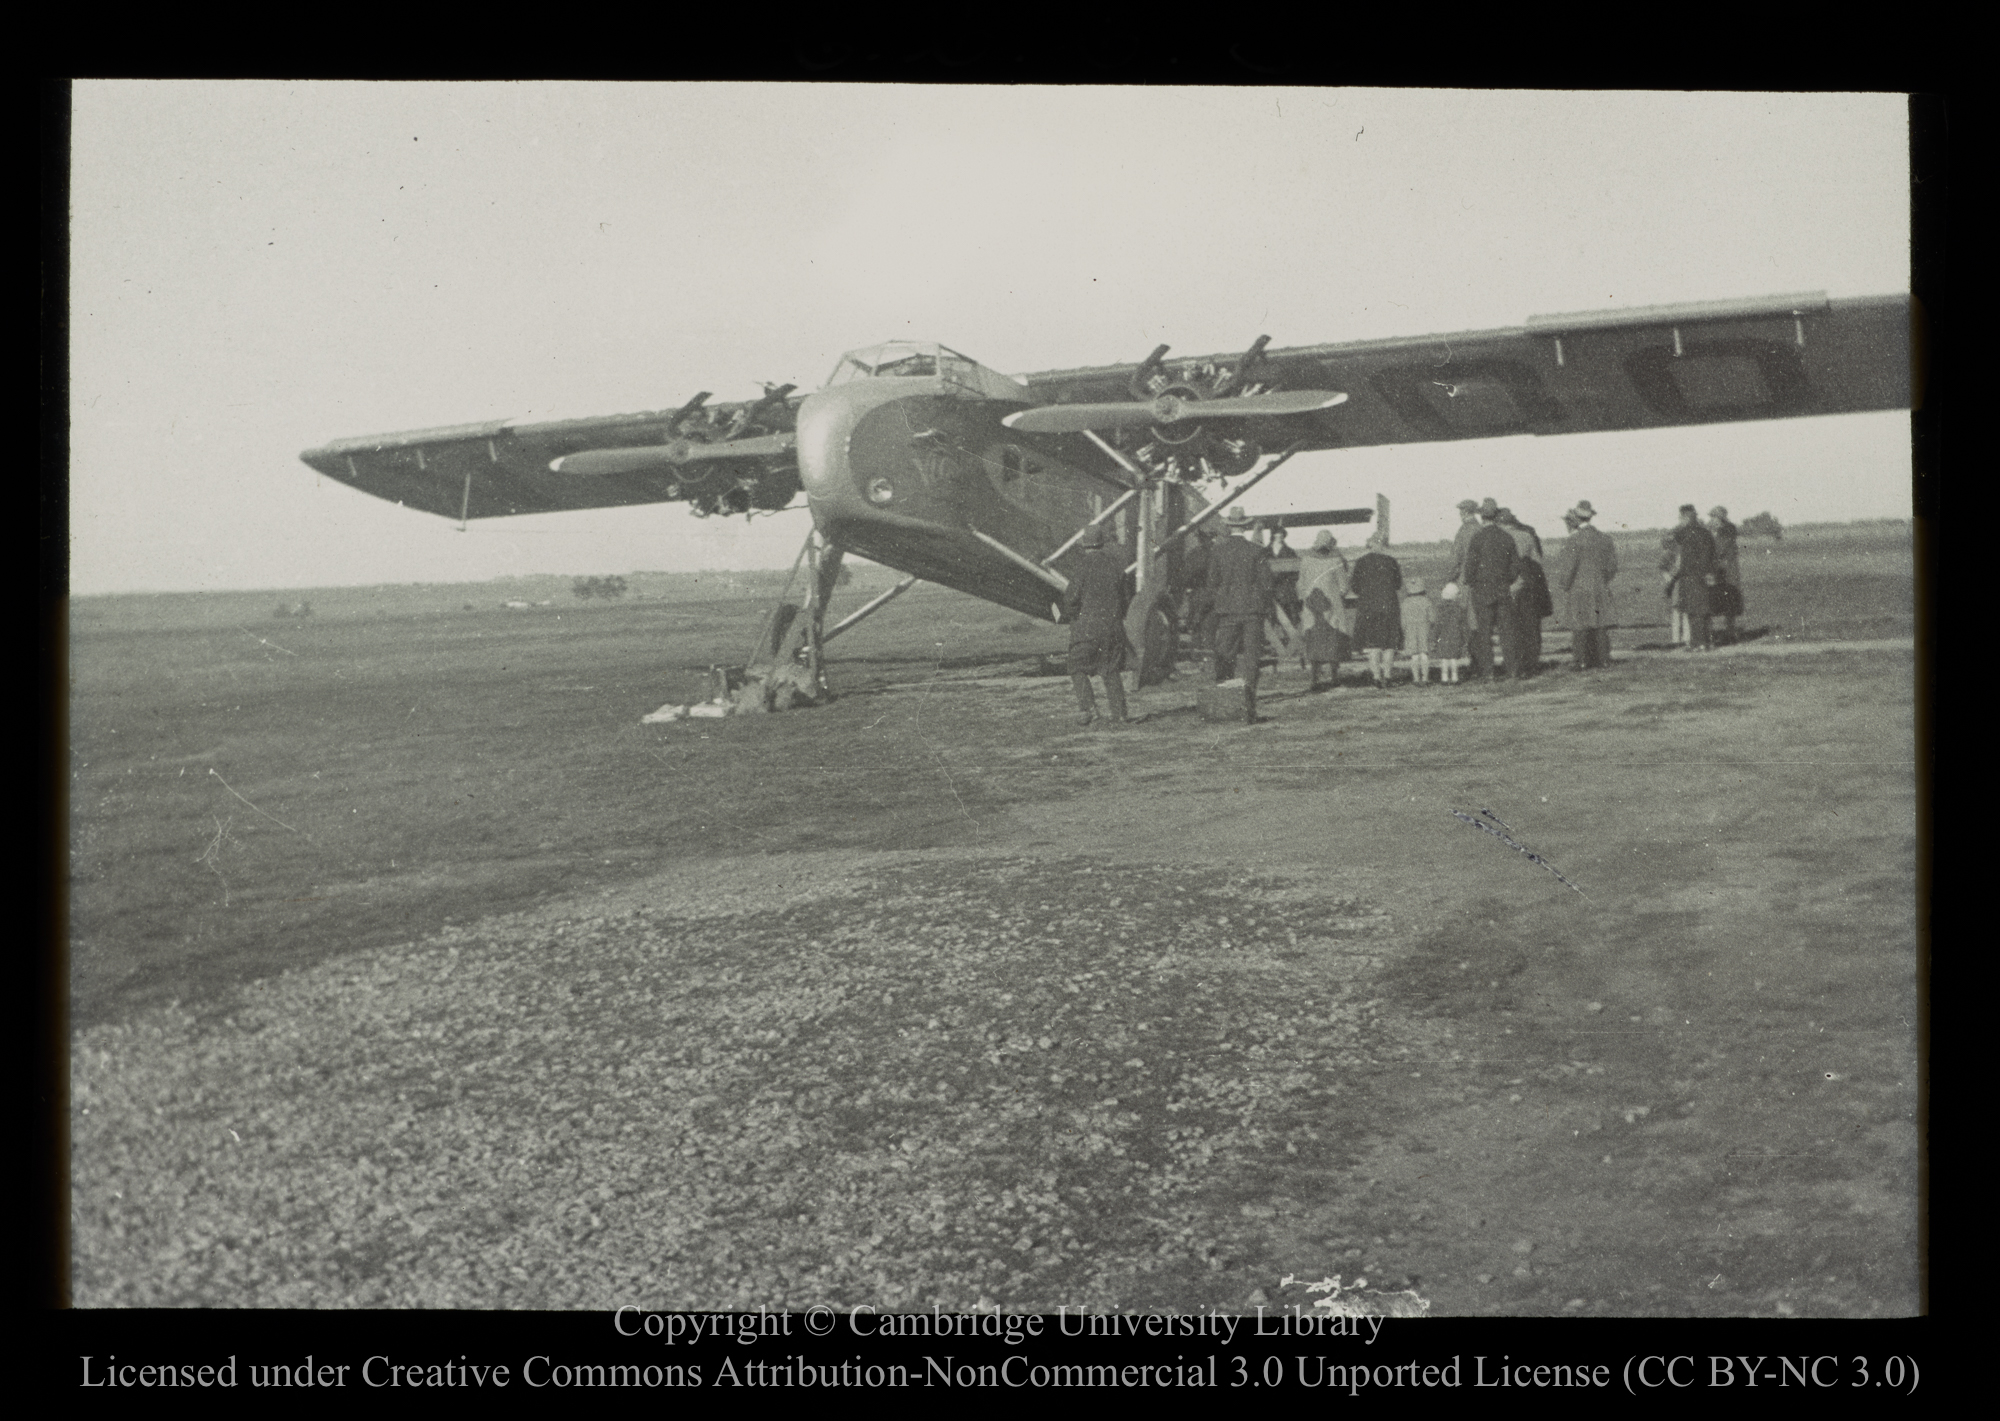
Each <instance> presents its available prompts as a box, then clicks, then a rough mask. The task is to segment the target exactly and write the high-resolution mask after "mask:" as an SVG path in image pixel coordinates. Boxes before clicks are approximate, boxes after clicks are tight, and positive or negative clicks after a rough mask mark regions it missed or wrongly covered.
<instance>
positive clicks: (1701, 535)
mask: <svg viewBox="0 0 2000 1421" xmlns="http://www.w3.org/2000/svg"><path fill="white" fill-rule="evenodd" d="M1674 543H1675V545H1676V547H1677V548H1678V549H1679V551H1680V571H1681V576H1682V577H1684V578H1690V579H1694V580H1696V581H1701V580H1703V579H1705V578H1707V577H1709V576H1710V575H1712V574H1713V573H1714V572H1715V535H1714V534H1713V533H1711V532H1709V531H1708V529H1706V528H1704V527H1702V526H1701V524H1699V523H1683V524H1682V525H1681V526H1680V527H1678V528H1676V529H1674Z"/></svg>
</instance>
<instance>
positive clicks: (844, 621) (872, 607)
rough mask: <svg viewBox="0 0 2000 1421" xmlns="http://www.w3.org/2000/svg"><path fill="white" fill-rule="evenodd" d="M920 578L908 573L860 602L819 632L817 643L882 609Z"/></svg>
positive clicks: (830, 637) (914, 584)
mask: <svg viewBox="0 0 2000 1421" xmlns="http://www.w3.org/2000/svg"><path fill="white" fill-rule="evenodd" d="M922 580H923V579H921V578H919V577H918V576H917V575H916V574H915V573H912V574H910V576H908V577H906V578H904V579H903V580H902V581H901V582H899V583H897V584H896V585H895V586H894V587H891V588H890V589H889V590H888V591H887V592H884V593H883V594H882V595H881V596H880V597H877V598H875V599H874V600H872V601H869V602H864V603H862V604H861V605H860V606H859V607H856V608H855V609H854V610H853V611H852V612H849V613H848V614H847V615H846V616H844V617H842V618H841V619H840V620H839V621H838V622H836V623H835V624H834V625H832V626H830V627H828V628H827V629H826V630H825V631H824V632H822V633H820V638H819V644H820V645H821V646H825V645H826V644H827V643H828V642H830V641H832V640H833V639H834V638H835V637H837V636H839V635H840V634H841V633H842V632H844V631H846V630H847V629H848V628H849V627H851V626H854V625H856V624H857V623H858V622H860V621H861V619H862V618H864V617H867V616H870V615H872V614H873V613H875V612H877V611H879V610H880V609H882V608H883V607H886V606H888V605H889V604H890V603H891V602H893V601H895V600H896V599H897V598H898V597H901V596H902V595H903V594H904V593H905V592H908V591H909V590H910V589H911V588H912V587H915V586H916V585H917V583H919V582H920V581H922Z"/></svg>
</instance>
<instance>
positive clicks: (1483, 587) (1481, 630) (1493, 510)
mask: <svg viewBox="0 0 2000 1421" xmlns="http://www.w3.org/2000/svg"><path fill="white" fill-rule="evenodd" d="M1499 517H1500V505H1499V504H1497V503H1495V502H1494V501H1493V500H1492V499H1490V498H1489V499H1487V500H1486V502H1484V503H1482V504H1481V505H1480V506H1479V531H1478V532H1477V533H1475V534H1473V535H1472V541H1471V542H1470V543H1468V544H1466V548H1465V582H1464V591H1465V595H1466V596H1468V597H1469V598H1470V599H1471V602H1470V607H1471V610H1472V614H1473V615H1472V623H1473V631H1472V672H1473V674H1474V675H1475V676H1484V677H1485V678H1486V679H1487V680H1488V681H1489V682H1490V681H1497V680H1498V679H1499V676H1498V675H1497V674H1496V673H1495V671H1494V668H1493V633H1494V632H1495V631H1498V632H1499V633H1500V654H1501V655H1502V656H1503V657H1505V658H1506V661H1507V674H1508V675H1509V676H1511V677H1513V678H1514V679H1515V680H1517V681H1518V680H1525V679H1526V678H1527V674H1528V668H1527V665H1526V657H1525V656H1524V654H1523V653H1522V650H1521V636H1520V628H1519V624H1518V623H1517V621H1516V620H1515V617H1514V594H1515V593H1516V592H1518V591H1519V590H1520V578H1521V574H1520V568H1519V566H1518V564H1519V562H1520V560H1521V557H1520V554H1519V553H1518V552H1516V551H1515V548H1514V540H1513V538H1512V537H1510V536H1509V535H1508V532H1507V530H1506V529H1505V528H1502V527H1501V526H1500V524H1499V522H1498V521H1497V520H1498V519H1499Z"/></svg>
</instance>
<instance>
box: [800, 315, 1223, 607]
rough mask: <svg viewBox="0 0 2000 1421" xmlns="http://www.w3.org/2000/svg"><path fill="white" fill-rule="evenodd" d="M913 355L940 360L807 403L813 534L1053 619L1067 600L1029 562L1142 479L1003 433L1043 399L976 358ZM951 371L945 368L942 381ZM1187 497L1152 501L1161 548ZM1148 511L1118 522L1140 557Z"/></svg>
mask: <svg viewBox="0 0 2000 1421" xmlns="http://www.w3.org/2000/svg"><path fill="white" fill-rule="evenodd" d="M905 348H914V349H928V350H931V351H942V358H939V359H934V360H932V361H931V362H930V366H931V369H932V370H933V372H934V373H930V374H895V375H872V374H859V373H857V374H856V375H855V376H854V377H853V378H849V379H847V380H844V381H836V382H831V383H829V384H828V386H827V387H826V388H825V389H822V390H820V391H819V392H818V393H817V394H814V395H810V396H808V397H807V398H806V400H805V401H804V402H803V403H802V404H801V405H800V406H799V409H798V421H797V426H796V430H797V438H798V467H799V478H800V482H801V483H802V484H803V485H804V486H805V492H806V501H807V505H808V507H809V508H810V509H811V510H812V517H813V522H814V525H815V526H816V527H817V528H818V529H819V531H820V532H821V534H823V535H824V536H825V537H826V538H828V539H829V540H831V541H832V542H833V543H835V544H837V545H838V546H840V547H843V548H846V549H848V550H850V551H852V552H855V553H858V554H860V555H861V556H862V557H865V558H868V559H870V560H871V561H874V562H879V563H882V564H884V565H885V566H888V567H892V568H895V569H897V570H899V571H902V572H906V573H911V574H914V575H915V576H917V577H921V578H923V579H925V580H926V581H930V582H937V583H941V584H943V585H944V586H947V587H951V588H955V589H957V590H958V591H961V592H966V593H969V594H971V595H973V596H975V597H983V598H986V599H988V600H990V601H993V602H997V603H1000V604H1001V605H1003V606H1007V607H1012V608H1015V609H1017V610H1019V611H1021V612H1025V613H1027V614H1028V615H1030V616H1036V617H1041V618H1043V619H1051V618H1052V610H1051V603H1052V602H1055V601H1056V600H1057V599H1058V598H1059V597H1060V592H1059V591H1058V590H1057V589H1056V588H1055V587H1054V586H1053V585H1052V584H1051V583H1050V582H1049V581H1048V580H1046V579H1044V578H1041V577H1037V576H1036V575H1035V574H1034V573H1032V572H1030V571H1029V570H1028V569H1027V568H1026V567H1024V566H1022V565H1021V560H1025V561H1027V562H1032V563H1041V562H1042V561H1043V560H1044V559H1046V558H1048V557H1049V555H1050V554H1052V553H1054V552H1056V550H1057V549H1058V548H1061V547H1062V546H1063V544H1064V543H1066V542H1068V541H1069V540H1070V539H1071V537H1072V535H1073V534H1075V533H1076V531H1077V529H1079V528H1080V527H1082V526H1083V525H1084V524H1085V523H1087V522H1089V521H1090V520H1091V519H1092V518H1094V517H1096V516H1097V515H1098V514H1099V513H1101V512H1103V511H1104V509H1105V508H1107V507H1109V506H1110V505H1111V504H1113V503H1115V502H1116V501H1117V500H1118V499H1119V498H1120V497H1121V496H1123V495H1124V494H1125V493H1127V492H1128V490H1129V489H1130V487H1131V485H1130V483H1129V482H1127V481H1126V480H1125V479H1124V478H1123V477H1122V475H1119V474H1117V473H1114V472H1112V470H1113V469H1114V468H1115V465H1114V464H1113V461H1112V460H1111V458H1110V457H1109V456H1108V455H1107V454H1105V453H1104V451H1103V450H1101V449H1099V448H1097V447H1096V446H1094V445H1093V444H1091V443H1090V442H1089V440H1088V439H1087V438H1086V437H1084V436H1079V435H1061V436H1047V435H1031V434H1023V433H1020V432H1018V431H1015V430H1011V429H1008V428H1007V427H1006V426H1005V425H1003V424H1002V423H1001V420H1002V418H1003V417H1005V416H1006V415H1009V414H1012V413H1014V412H1015V411H1016V410H1021V409H1026V408H1029V407H1030V406H1031V405H1033V404H1035V403H1036V401H1035V400H1034V399H1033V398H1032V397H1031V396H1030V395H1029V393H1028V391H1027V390H1026V389H1025V388H1022V387H1019V386H1016V385H1015V384H1014V382H1012V381H1009V380H1007V379H1006V378H1005V377H1004V376H998V375H994V374H993V373H992V372H990V371H986V370H984V369H983V368H982V367H978V366H976V365H973V363H972V362H969V361H964V362H963V366H961V367H960V368H958V369H957V370H953V369H951V367H950V362H951V361H952V360H954V359H956V360H958V361H963V357H954V355H953V353H952V352H949V351H944V350H943V348H941V347H905ZM881 349H883V348H878V351H877V352H873V353H879V352H880V350H881ZM870 353H871V352H857V353H856V355H863V354H870ZM919 358H921V357H919ZM854 359H855V357H854V356H849V357H844V358H843V365H844V366H847V365H848V363H849V362H852V361H854ZM901 363H903V364H904V365H905V366H907V365H908V364H910V363H911V361H910V359H909V358H906V359H905V360H904V361H903V362H901ZM941 365H942V366H944V367H945V372H944V373H935V372H936V371H937V369H938V367H939V366H941ZM964 367H971V368H970V370H967V369H965V368H964ZM860 368H861V369H863V370H865V369H866V368H867V366H865V365H863V366H861V367H860ZM919 368H920V369H921V368H922V367H921V366H919ZM837 373H838V372H837ZM975 382H976V383H975ZM1017 392H1018V393H1017ZM1184 500H1185V495H1184V494H1183V492H1182V491H1181V490H1180V489H1178V488H1173V489H1171V490H1170V496H1169V497H1166V498H1161V499H1157V500H1153V501H1151V503H1150V504H1149V507H1150V508H1151V509H1152V514H1151V516H1152V517H1153V518H1154V520H1155V525H1156V526H1155V528H1154V529H1153V536H1154V538H1155V539H1157V538H1159V537H1161V536H1163V534H1164V533H1166V532H1169V531H1171V530H1172V527H1174V526H1178V525H1177V524H1175V523H1172V522H1171V521H1170V520H1172V519H1174V518H1176V517H1178V516H1181V514H1182V511H1183V504H1184ZM1140 507H1141V501H1140V500H1136V499H1135V500H1133V501H1131V502H1130V503H1128V504H1127V505H1126V506H1125V507H1124V508H1121V509H1119V510H1118V511H1117V513H1115V514H1114V515H1113V516H1112V518H1111V519H1109V520H1107V526H1108V527H1109V529H1110V531H1111V534H1112V536H1113V538H1114V539H1115V541H1116V542H1117V543H1118V544H1119V545H1120V546H1122V547H1123V548H1125V549H1126V550H1127V553H1128V555H1129V554H1130V553H1131V551H1132V550H1133V549H1134V547H1135V546H1136V533H1137V520H1138V519H1139V517H1140ZM981 535H984V536H983V537H982V536H981ZM989 540H990V541H989ZM994 543H999V544H1001V545H1003V546H1004V547H1005V548H1007V549H1009V550H1011V551H1012V552H1013V553H1015V554H1017V555H1018V558H1019V560H1017V559H1016V558H1010V557H1009V556H1007V554H1006V553H1004V552H1001V551H1000V550H998V549H996V548H995V547H994V546H993V544H994ZM1080 556H1081V554H1080V553H1078V552H1076V551H1074V550H1072V551H1068V552H1065V553H1064V554H1063V555H1062V556H1061V557H1059V558H1057V559H1055V561H1054V562H1053V564H1051V566H1052V568H1053V570H1054V571H1055V572H1056V573H1058V574H1060V573H1061V572H1063V570H1064V568H1065V567H1066V566H1068V565H1069V564H1071V563H1072V562H1073V561H1074V560H1075V559H1077V558H1078V557H1080ZM1169 556H1170V557H1171V556H1172V555H1171V554H1169ZM1163 571H1165V570H1163Z"/></svg>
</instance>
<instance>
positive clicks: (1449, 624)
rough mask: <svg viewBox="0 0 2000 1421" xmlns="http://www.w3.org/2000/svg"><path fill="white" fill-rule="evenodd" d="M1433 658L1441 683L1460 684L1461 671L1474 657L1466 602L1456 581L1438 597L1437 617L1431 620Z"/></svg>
mask: <svg viewBox="0 0 2000 1421" xmlns="http://www.w3.org/2000/svg"><path fill="white" fill-rule="evenodd" d="M1430 648H1431V655H1432V656H1433V657H1434V658H1436V660H1437V664H1438V681H1439V682H1440V683H1441V684H1443V685H1446V686H1456V685H1457V684H1458V672H1459V668H1460V667H1462V666H1464V665H1465V664H1466V662H1467V661H1468V660H1469V659H1470V658H1471V655H1472V638H1471V636H1470V634H1469V630H1468V628H1467V626H1466V619H1465V599H1464V598H1463V597H1462V596H1461V595H1460V593H1459V587H1458V584H1457V583H1456V582H1447V583H1446V584H1445V585H1444V590H1443V591H1442V592H1440V593H1439V594H1438V605H1437V616H1436V617H1434V618H1433V619H1432V621H1431V640H1430Z"/></svg>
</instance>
